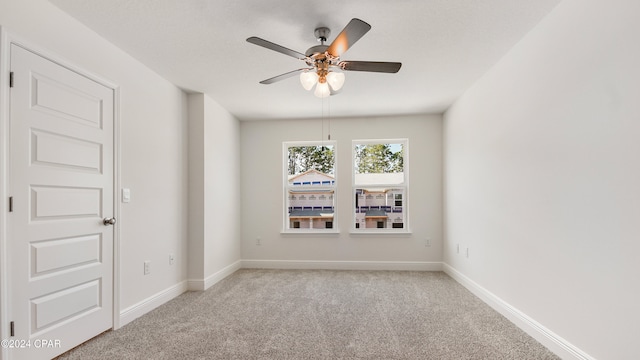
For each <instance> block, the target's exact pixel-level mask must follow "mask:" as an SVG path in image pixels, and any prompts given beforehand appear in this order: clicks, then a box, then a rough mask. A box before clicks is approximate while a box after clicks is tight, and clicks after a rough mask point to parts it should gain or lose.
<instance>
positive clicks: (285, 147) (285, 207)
mask: <svg viewBox="0 0 640 360" xmlns="http://www.w3.org/2000/svg"><path fill="white" fill-rule="evenodd" d="M302 146H332V147H333V174H327V175H330V176H332V177H333V182H332V184H329V185H312V184H310V185H305V184H302V185H293V184H289V174H288V170H289V157H288V154H289V148H291V147H302ZM337 148H338V144H337V141H335V140H327V141H284V142H282V174H283V181H282V183H283V191H282V199H283V203H282V230H281V233H283V234H314V235H318V234H337V233H339V232H340V231H339V229H338V224H339V221H338V206H337V204H338V200H337V195H338V151H337ZM294 188H295V189H296V190H303V191H304V190H307V191H311V192H313V191H314V190H317V191H320V192H324V191H333V217H332V219H331V220H330V221H331V222H332V227H331V228H326V222H325V224H323V226H322V227H317V228H303V227H300V228H293V227H290V218H289V201H290V199H289V191H290V190H291V189H294Z"/></svg>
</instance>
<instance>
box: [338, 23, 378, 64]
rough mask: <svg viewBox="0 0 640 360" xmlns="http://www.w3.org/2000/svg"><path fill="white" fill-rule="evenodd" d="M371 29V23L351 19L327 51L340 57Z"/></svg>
mask: <svg viewBox="0 0 640 360" xmlns="http://www.w3.org/2000/svg"><path fill="white" fill-rule="evenodd" d="M369 30H371V25H369V24H367V23H366V22H364V21H362V20H360V19H356V18H353V19H351V21H349V23H348V24H347V26H345V27H344V29H342V31H341V32H340V34H338V36H337V37H336V38H335V40H333V42H332V43H331V45H329V48H327V52H328V53H329V54H331V55H333V56H336V57H340V56H341V55H342V54H343V53H344V52H345V51H347V50H348V49H349V48H350V47H351V46H353V44H355V42H356V41H358V40H360V38H361V37H362V36H364V34H366V33H367V31H369Z"/></svg>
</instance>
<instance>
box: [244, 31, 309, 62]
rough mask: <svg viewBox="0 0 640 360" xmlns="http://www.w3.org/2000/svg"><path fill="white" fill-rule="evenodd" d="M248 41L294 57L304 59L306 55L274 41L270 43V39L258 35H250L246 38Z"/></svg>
mask: <svg viewBox="0 0 640 360" xmlns="http://www.w3.org/2000/svg"><path fill="white" fill-rule="evenodd" d="M247 41H248V42H250V43H252V44H256V45H258V46H262V47H265V48H267V49H269V50H273V51H277V52H279V53H282V54H285V55H289V56H292V57H294V58H296V59H300V60H304V59H305V58H306V57H307V56H306V55H305V54H303V53H299V52H297V51H295V50H291V49H288V48H286V47H284V46H281V45H278V44H276V43H272V42H271V41H267V40H265V39H261V38H259V37H255V36H252V37H250V38H248V39H247Z"/></svg>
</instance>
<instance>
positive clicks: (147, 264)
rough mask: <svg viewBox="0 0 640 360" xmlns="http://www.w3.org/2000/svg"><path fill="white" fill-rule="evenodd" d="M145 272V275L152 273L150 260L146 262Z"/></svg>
mask: <svg viewBox="0 0 640 360" xmlns="http://www.w3.org/2000/svg"><path fill="white" fill-rule="evenodd" d="M144 274H145V275H149V274H151V261H149V260H147V261H145V262H144Z"/></svg>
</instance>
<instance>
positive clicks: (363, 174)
mask: <svg viewBox="0 0 640 360" xmlns="http://www.w3.org/2000/svg"><path fill="white" fill-rule="evenodd" d="M354 175H355V179H354V181H355V183H356V184H357V185H374V184H402V183H404V144H402V143H387V144H384V143H381V144H356V145H355V147H354Z"/></svg>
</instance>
